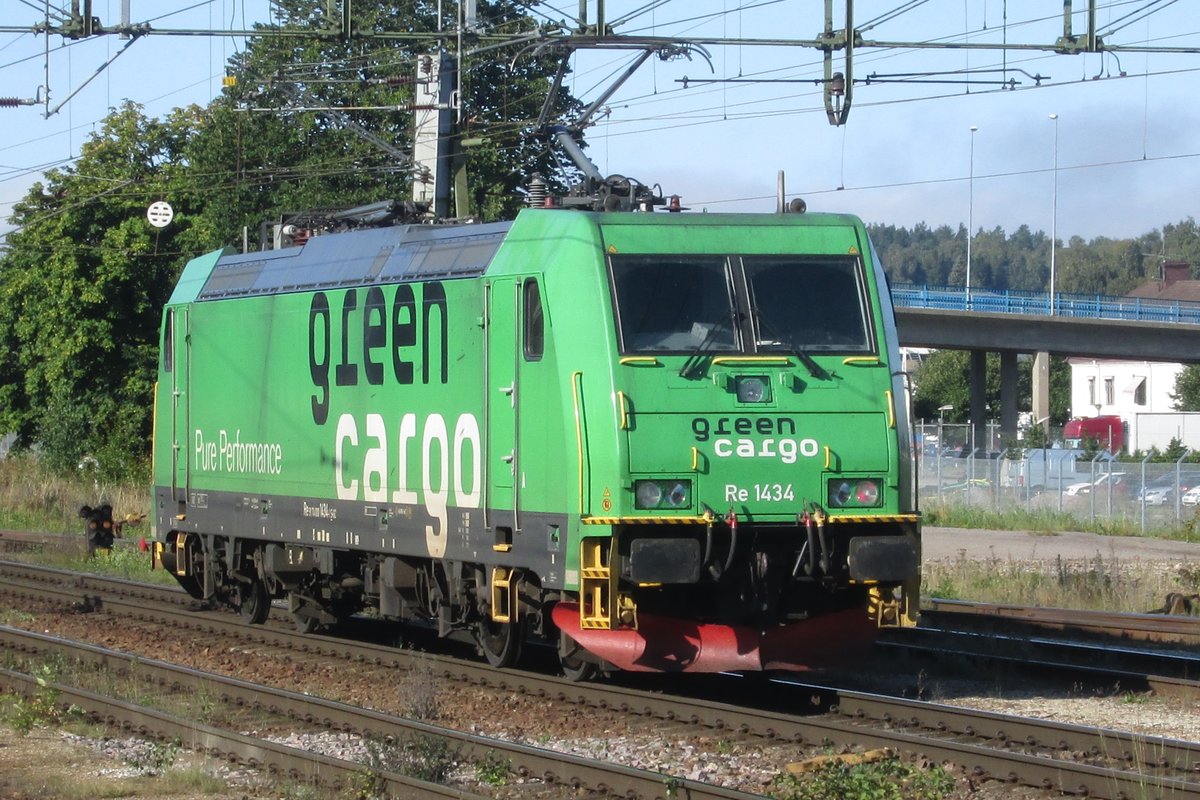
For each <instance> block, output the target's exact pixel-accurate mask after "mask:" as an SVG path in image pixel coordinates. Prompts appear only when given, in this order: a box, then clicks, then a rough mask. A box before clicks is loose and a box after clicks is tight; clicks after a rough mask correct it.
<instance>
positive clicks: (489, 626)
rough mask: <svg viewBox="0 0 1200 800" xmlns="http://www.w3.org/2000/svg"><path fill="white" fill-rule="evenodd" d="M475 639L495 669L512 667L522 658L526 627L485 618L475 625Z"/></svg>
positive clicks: (516, 623) (517, 623)
mask: <svg viewBox="0 0 1200 800" xmlns="http://www.w3.org/2000/svg"><path fill="white" fill-rule="evenodd" d="M475 639H476V640H477V641H478V642H479V648H480V649H481V650H483V655H484V657H486V658H487V660H488V663H489V664H491V665H492V666H493V667H496V668H501V667H511V666H512V665H513V664H515V663H517V660H518V659H520V657H521V649H522V645H523V644H524V640H525V626H524V625H522V624H521V623H520V622H494V621H492V619H491V618H490V617H485V618H483V619H481V620H479V622H477V623H476V624H475Z"/></svg>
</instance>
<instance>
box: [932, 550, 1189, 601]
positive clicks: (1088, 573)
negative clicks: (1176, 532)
mask: <svg viewBox="0 0 1200 800" xmlns="http://www.w3.org/2000/svg"><path fill="white" fill-rule="evenodd" d="M921 579H922V588H921V593H922V595H923V596H925V597H941V598H946V599H951V600H974V601H978V602H984V603H1011V604H1014V605H1034V606H1044V607H1054V608H1075V609H1092V610H1104V611H1120V612H1143V613H1144V612H1146V611H1149V610H1151V609H1153V608H1155V607H1157V606H1159V605H1161V604H1162V602H1163V598H1165V597H1166V596H1167V595H1168V594H1170V593H1172V592H1181V593H1185V594H1191V593H1194V592H1197V591H1200V571H1198V570H1196V569H1195V568H1193V567H1190V566H1188V565H1187V564H1177V565H1174V566H1173V567H1172V568H1167V569H1164V568H1163V566H1162V564H1158V563H1144V562H1140V561H1138V562H1123V561H1120V560H1119V559H1115V558H1109V559H1105V558H1103V557H1102V556H1100V555H1096V556H1095V557H1093V558H1091V559H1089V560H1087V561H1086V562H1069V561H1064V560H1063V559H1062V558H1057V559H1056V560H1055V561H1054V562H1053V563H1052V564H1047V566H1046V568H1043V569H1033V568H1031V567H1030V565H1029V564H1028V563H1026V562H1022V561H1013V560H1004V559H1000V558H989V559H986V560H983V561H976V560H971V559H968V558H966V557H965V556H963V557H960V558H958V559H955V560H954V561H953V562H950V563H944V562H937V561H927V562H925V564H924V565H923V566H922V576H921Z"/></svg>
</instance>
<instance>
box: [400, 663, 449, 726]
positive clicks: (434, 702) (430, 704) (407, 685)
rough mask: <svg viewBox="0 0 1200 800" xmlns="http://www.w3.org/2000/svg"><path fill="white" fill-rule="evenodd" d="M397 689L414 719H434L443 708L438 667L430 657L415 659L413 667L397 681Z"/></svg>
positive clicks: (407, 710) (407, 711)
mask: <svg viewBox="0 0 1200 800" xmlns="http://www.w3.org/2000/svg"><path fill="white" fill-rule="evenodd" d="M396 688H397V690H398V691H399V693H400V697H401V699H402V700H403V701H404V702H405V705H406V706H407V708H406V713H407V715H408V716H410V717H412V718H413V719H420V720H434V719H437V718H438V715H439V714H440V713H441V709H442V698H441V691H442V689H441V683H440V682H439V680H438V675H437V668H436V667H435V666H434V664H433V662H432V661H430V660H429V659H428V658H426V657H424V656H421V657H418V658H416V659H414V660H413V662H412V667H410V668H409V670H408V672H406V673H404V675H403V676H402V677H401V679H400V680H399V681H397V687H396Z"/></svg>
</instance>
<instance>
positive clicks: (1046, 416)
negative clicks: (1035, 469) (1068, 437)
mask: <svg viewBox="0 0 1200 800" xmlns="http://www.w3.org/2000/svg"><path fill="white" fill-rule="evenodd" d="M1033 422H1034V424H1035V425H1041V426H1042V431H1043V432H1045V434H1046V436H1047V437H1049V435H1050V354H1049V353H1036V354H1035V355H1034V357H1033Z"/></svg>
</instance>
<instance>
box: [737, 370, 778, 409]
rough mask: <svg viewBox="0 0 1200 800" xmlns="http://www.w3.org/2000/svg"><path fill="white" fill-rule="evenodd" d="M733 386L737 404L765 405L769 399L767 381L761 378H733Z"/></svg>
mask: <svg viewBox="0 0 1200 800" xmlns="http://www.w3.org/2000/svg"><path fill="white" fill-rule="evenodd" d="M733 386H734V390H735V391H736V392H737V399H738V402H739V403H765V402H766V401H768V400H770V399H771V393H770V388H769V385H768V384H767V379H766V378H763V377H761V376H757V375H756V376H754V377H741V378H735V379H734V381H733Z"/></svg>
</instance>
